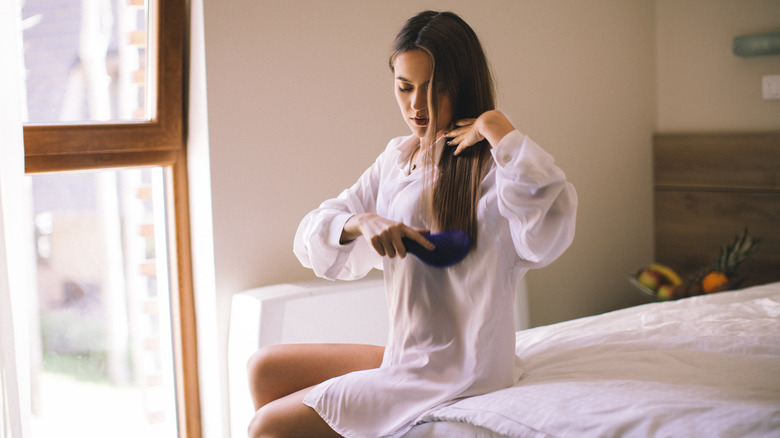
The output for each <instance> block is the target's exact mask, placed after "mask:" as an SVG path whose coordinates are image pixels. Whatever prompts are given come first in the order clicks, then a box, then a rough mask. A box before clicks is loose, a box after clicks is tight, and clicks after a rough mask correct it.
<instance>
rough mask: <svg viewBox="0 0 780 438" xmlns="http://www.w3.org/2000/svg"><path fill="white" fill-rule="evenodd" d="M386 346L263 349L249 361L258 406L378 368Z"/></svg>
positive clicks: (341, 345) (318, 345)
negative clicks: (339, 378) (343, 377)
mask: <svg viewBox="0 0 780 438" xmlns="http://www.w3.org/2000/svg"><path fill="white" fill-rule="evenodd" d="M383 354H384V347H379V346H375V345H363V344H280V345H273V346H270V347H266V348H263V349H261V350H259V351H258V352H257V353H255V354H254V355H253V356H252V358H251V359H250V361H249V366H248V376H249V386H250V391H251V393H252V400H253V402H254V404H255V409H258V408H260V407H261V406H263V405H265V404H266V403H269V402H270V401H272V400H276V399H278V398H281V397H284V396H286V395H288V394H292V393H294V392H296V391H299V390H302V389H304V388H308V387H310V386H314V385H317V384H319V383H322V382H324V381H325V380H328V379H330V378H332V377H336V376H341V375H344V374H347V373H350V372H352V371H359V370H365V369H371V368H377V367H379V365H381V363H382V356H383Z"/></svg>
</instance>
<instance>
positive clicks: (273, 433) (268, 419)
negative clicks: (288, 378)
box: [249, 387, 341, 438]
mask: <svg viewBox="0 0 780 438" xmlns="http://www.w3.org/2000/svg"><path fill="white" fill-rule="evenodd" d="M311 389H312V388H311V387H310V388H306V389H302V390H300V391H297V392H294V393H292V394H290V395H287V396H285V397H282V398H280V399H278V400H274V401H272V402H271V403H268V404H267V405H265V406H263V407H262V408H260V409H258V410H257V412H256V413H255V416H254V417H252V421H251V423H250V424H249V437H250V438H271V437H310V438H320V437H322V438H325V437H339V436H341V435H339V434H338V433H336V432H335V431H334V430H333V429H331V428H330V426H328V423H326V422H325V420H323V419H322V418H320V416H319V414H317V412H316V411H315V410H314V409H312V408H310V407H308V406H306V405H305V404H303V398H304V397H305V396H306V394H307V393H308V392H309V391H311Z"/></svg>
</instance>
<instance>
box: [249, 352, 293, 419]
mask: <svg viewBox="0 0 780 438" xmlns="http://www.w3.org/2000/svg"><path fill="white" fill-rule="evenodd" d="M284 368H285V365H284V364H283V361H282V359H281V358H280V354H279V348H278V347H277V346H270V347H264V348H262V349H260V350H258V351H256V352H255V353H254V354H252V356H251V357H250V358H249V360H248V361H247V368H246V369H247V381H248V383H249V391H250V393H251V395H252V401H253V402H254V404H255V408H256V409H257V408H260V407H262V406H263V405H265V404H266V403H268V402H270V401H272V400H274V399H276V398H277V397H278V396H279V394H278V393H277V392H278V391H277V387H278V385H279V384H280V381H281V379H280V377H281V376H280V373H281V372H283V370H284Z"/></svg>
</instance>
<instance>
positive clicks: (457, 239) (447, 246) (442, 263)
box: [403, 230, 471, 268]
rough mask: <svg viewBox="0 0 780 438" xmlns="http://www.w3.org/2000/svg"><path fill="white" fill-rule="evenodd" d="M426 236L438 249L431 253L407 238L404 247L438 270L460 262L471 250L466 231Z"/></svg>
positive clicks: (404, 240) (404, 239)
mask: <svg viewBox="0 0 780 438" xmlns="http://www.w3.org/2000/svg"><path fill="white" fill-rule="evenodd" d="M424 236H425V238H426V239H428V240H429V241H430V242H431V243H433V244H434V245H435V246H436V249H434V250H433V251H429V250H427V249H425V248H424V247H423V246H422V245H420V244H419V243H417V242H415V241H414V240H412V239H409V238H407V237H404V238H403V243H404V247H406V251H408V252H410V253H412V254H414V255H415V256H417V257H418V258H419V259H420V260H422V261H423V262H424V263H425V264H427V265H430V266H434V267H437V268H446V267H447V266H451V265H454V264H456V263H458V262H460V261H461V260H463V259H464V258H466V255H467V254H468V253H469V248H471V239H470V238H469V235H468V233H466V232H465V231H461V230H454V231H445V232H443V233H438V234H425V235H424Z"/></svg>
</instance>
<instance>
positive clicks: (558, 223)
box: [492, 131, 577, 268]
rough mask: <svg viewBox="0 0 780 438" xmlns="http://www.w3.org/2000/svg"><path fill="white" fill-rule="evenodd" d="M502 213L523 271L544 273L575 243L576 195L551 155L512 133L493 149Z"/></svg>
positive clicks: (518, 133)
mask: <svg viewBox="0 0 780 438" xmlns="http://www.w3.org/2000/svg"><path fill="white" fill-rule="evenodd" d="M492 153H493V157H494V159H495V161H496V163H497V166H498V168H497V169H496V190H497V197H498V210H499V213H500V214H501V215H502V216H503V217H504V218H506V219H507V220H508V221H509V227H510V231H511V235H512V243H513V244H514V247H515V251H516V252H517V254H518V256H519V257H520V259H521V261H520V262H519V263H520V264H521V265H523V266H525V267H528V268H541V267H543V266H546V265H548V264H550V263H552V262H553V261H554V260H555V259H557V258H558V257H559V256H560V255H561V254H563V252H564V251H565V250H566V248H568V247H569V245H571V243H572V241H573V240H574V228H575V221H576V213H577V192H576V191H575V190H574V186H573V185H572V184H571V183H569V182H568V181H567V180H566V175H565V174H564V173H563V171H562V170H561V169H560V168H558V167H557V166H556V165H555V160H554V159H553V157H552V155H550V154H549V153H547V152H546V151H544V150H543V149H542V148H541V147H539V145H537V144H536V143H535V142H534V141H533V140H532V139H531V138H529V137H528V136H524V135H523V134H521V133H520V132H519V131H513V132H511V133H509V134H507V135H506V136H504V138H503V139H501V141H500V142H499V144H498V145H497V146H496V147H495V148H493V149H492Z"/></svg>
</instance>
